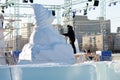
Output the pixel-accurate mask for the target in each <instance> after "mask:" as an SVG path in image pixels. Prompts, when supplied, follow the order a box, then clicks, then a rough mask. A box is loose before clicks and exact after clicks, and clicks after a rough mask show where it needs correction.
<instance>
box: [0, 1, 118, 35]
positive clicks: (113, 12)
mask: <svg viewBox="0 0 120 80" xmlns="http://www.w3.org/2000/svg"><path fill="white" fill-rule="evenodd" d="M4 1H5V0H1V2H4ZM22 1H23V0H20V2H22ZM34 3H40V4H47V5H59V4H64V0H34ZM85 5H86V4H85ZM108 5H109V3H107V4H106V16H105V18H106V20H108V19H110V20H111V32H113V33H114V32H116V30H117V27H119V26H120V15H119V14H120V11H119V9H120V2H118V3H116V5H114V4H111V6H108ZM80 15H83V13H81V14H80ZM87 16H88V19H97V18H98V17H99V16H100V7H99V6H98V7H96V8H95V10H93V9H91V10H88V14H87Z"/></svg>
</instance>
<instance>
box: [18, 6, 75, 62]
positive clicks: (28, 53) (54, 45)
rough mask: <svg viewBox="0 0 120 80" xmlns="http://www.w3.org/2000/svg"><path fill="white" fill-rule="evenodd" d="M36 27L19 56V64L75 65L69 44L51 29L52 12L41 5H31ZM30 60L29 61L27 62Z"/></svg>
mask: <svg viewBox="0 0 120 80" xmlns="http://www.w3.org/2000/svg"><path fill="white" fill-rule="evenodd" d="M32 7H33V10H34V14H35V20H36V26H35V30H34V31H33V33H32V34H31V36H30V39H29V43H27V44H26V45H25V46H24V47H23V50H22V52H21V53H20V56H19V60H20V62H19V64H25V63H48V62H51V63H67V64H72V63H75V58H74V53H73V50H72V47H71V45H70V44H68V43H67V42H66V40H65V39H64V37H63V36H62V35H60V34H59V32H58V31H57V30H56V29H54V28H53V26H52V22H53V20H54V17H53V16H52V11H51V10H48V9H47V8H44V7H43V6H42V5H41V4H32ZM29 60H30V61H29Z"/></svg>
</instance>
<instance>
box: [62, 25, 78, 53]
mask: <svg viewBox="0 0 120 80" xmlns="http://www.w3.org/2000/svg"><path fill="white" fill-rule="evenodd" d="M67 28H68V32H67V33H64V34H63V35H64V36H67V37H69V41H70V44H71V45H72V48H73V51H74V54H76V48H75V44H74V42H75V33H74V31H73V28H72V26H70V25H67Z"/></svg>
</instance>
